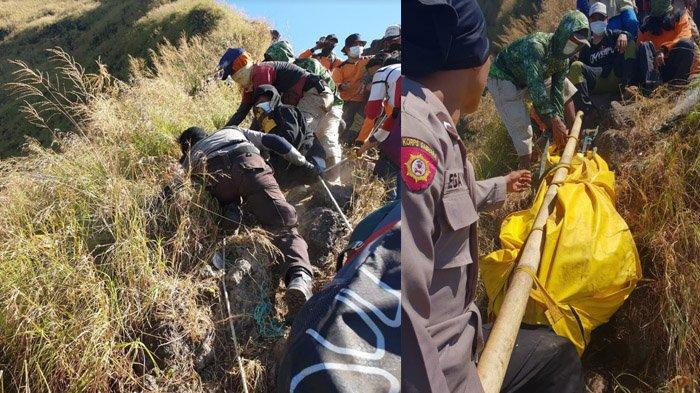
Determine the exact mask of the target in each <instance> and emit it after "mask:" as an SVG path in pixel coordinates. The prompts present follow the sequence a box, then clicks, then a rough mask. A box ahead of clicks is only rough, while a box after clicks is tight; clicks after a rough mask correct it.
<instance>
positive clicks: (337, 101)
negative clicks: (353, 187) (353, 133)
mask: <svg viewBox="0 0 700 393" xmlns="http://www.w3.org/2000/svg"><path fill="white" fill-rule="evenodd" d="M294 64H296V65H298V66H299V67H301V68H303V69H305V70H306V71H308V72H309V73H310V74H313V75H318V76H320V77H321V79H323V81H324V82H326V84H328V87H329V88H330V89H331V92H332V93H333V103H332V104H331V108H330V109H329V110H328V112H326V114H325V116H323V117H322V118H321V120H319V123H318V126H317V128H316V129H320V130H324V132H323V134H324V135H325V139H326V140H327V142H326V143H325V145H326V146H331V147H332V148H333V149H334V150H333V152H332V153H333V154H334V156H337V157H340V155H341V154H342V151H341V150H342V149H341V147H340V143H336V141H339V138H340V129H341V128H342V125H341V124H342V122H343V104H344V102H343V99H342V98H340V93H338V87H337V86H336V85H335V82H334V81H333V77H332V75H331V73H330V71H328V70H327V69H326V68H325V67H323V65H322V64H321V62H319V61H318V60H317V59H314V58H313V57H307V58H304V59H296V60H294ZM338 161H339V160H336V161H335V162H338ZM324 176H325V178H326V179H327V180H328V181H329V182H330V183H332V184H336V185H339V184H340V171H339V170H331V171H329V172H326V173H325V175H324Z"/></svg>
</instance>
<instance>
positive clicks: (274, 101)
mask: <svg viewBox="0 0 700 393" xmlns="http://www.w3.org/2000/svg"><path fill="white" fill-rule="evenodd" d="M262 95H266V96H268V97H270V107H271V108H272V110H275V109H276V108H277V107H278V106H279V105H280V102H281V101H282V97H280V93H279V92H278V91H277V89H276V88H275V86H272V85H260V86H258V87H257V88H256V89H255V91H254V92H253V102H254V103H257V102H258V98H260V96H262Z"/></svg>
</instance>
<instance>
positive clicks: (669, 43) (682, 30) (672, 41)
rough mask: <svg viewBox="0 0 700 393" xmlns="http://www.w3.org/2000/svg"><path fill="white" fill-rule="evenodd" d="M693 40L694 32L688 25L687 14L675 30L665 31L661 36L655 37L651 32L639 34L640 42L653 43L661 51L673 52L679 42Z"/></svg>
mask: <svg viewBox="0 0 700 393" xmlns="http://www.w3.org/2000/svg"><path fill="white" fill-rule="evenodd" d="M692 38H693V32H692V30H691V29H690V24H689V23H688V13H687V12H686V13H685V14H683V16H681V18H680V19H679V20H678V23H676V26H675V27H674V29H673V30H668V31H666V30H663V31H662V32H661V35H653V34H651V32H649V31H645V32H640V33H639V42H646V41H651V43H653V44H654V48H656V50H661V48H666V49H668V50H671V49H673V47H674V45H676V43H677V42H678V41H680V40H685V39H692Z"/></svg>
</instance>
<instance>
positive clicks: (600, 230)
mask: <svg viewBox="0 0 700 393" xmlns="http://www.w3.org/2000/svg"><path fill="white" fill-rule="evenodd" d="M557 161H558V157H555V156H553V157H550V164H553V163H556V162H557ZM552 172H553V171H550V175H549V176H547V177H546V179H545V181H543V182H542V184H541V185H540V188H539V190H538V192H537V197H536V198H535V202H534V203H533V205H532V207H531V208H530V209H529V210H523V211H519V212H516V213H513V214H511V215H509V216H508V217H507V218H506V219H505V221H504V222H503V224H502V226H501V234H500V240H501V247H502V249H500V250H498V251H494V252H492V253H491V254H489V255H487V256H486V257H484V258H482V259H481V276H482V279H483V281H484V283H485V286H486V293H487V295H488V299H489V315H490V316H495V315H497V314H498V310H499V309H500V307H501V303H502V302H503V297H504V295H505V291H506V289H507V283H508V279H509V277H510V275H511V273H512V271H513V268H514V266H515V264H516V261H517V260H518V256H519V253H520V249H521V248H522V247H523V245H524V244H525V241H526V240H527V237H528V235H529V233H530V229H531V228H532V224H533V221H534V219H535V215H536V214H537V212H538V210H539V208H540V205H541V204H542V200H543V198H544V195H545V192H546V191H547V187H548V186H549V182H550V181H551V173H552ZM614 183H615V175H614V173H613V172H612V171H610V169H609V168H608V165H607V163H606V162H605V161H604V160H603V159H602V158H601V157H600V156H599V155H592V154H589V155H588V156H586V157H584V156H583V155H581V154H578V155H577V156H575V157H574V159H573V162H572V166H571V168H570V170H569V175H568V176H567V178H566V181H565V182H564V184H562V185H561V186H560V187H559V189H558V191H557V198H556V200H555V204H556V205H555V207H554V209H553V212H552V214H551V215H550V216H549V218H548V219H547V225H546V226H545V231H544V233H545V235H544V236H545V237H544V241H543V250H542V260H541V262H540V267H539V271H538V272H537V274H536V277H535V283H536V284H535V286H536V287H535V288H533V291H532V292H531V293H530V300H529V302H528V305H527V309H526V311H525V317H524V318H523V322H524V323H528V324H548V325H551V326H552V328H553V329H554V331H555V332H556V333H557V334H558V335H560V336H564V337H567V338H568V339H569V340H570V341H571V342H572V343H573V344H574V345H575V346H576V348H577V349H578V352H579V354H582V353H583V350H584V349H585V347H586V345H587V343H588V341H589V339H590V333H591V331H592V330H593V329H595V328H596V327H598V326H600V325H601V324H603V323H605V322H607V321H608V319H609V318H610V317H611V316H612V315H613V313H615V311H617V309H618V308H619V307H620V306H621V305H622V303H623V302H624V301H625V299H627V296H629V294H630V292H632V290H633V289H634V287H635V285H636V284H637V281H639V279H640V278H641V275H642V270H641V266H640V263H639V255H638V254H637V248H636V246H635V244H634V239H633V238H632V234H631V233H630V230H629V228H628V227H627V224H626V223H625V221H624V220H623V219H622V217H621V216H620V215H619V214H618V213H617V211H616V210H615V189H614Z"/></svg>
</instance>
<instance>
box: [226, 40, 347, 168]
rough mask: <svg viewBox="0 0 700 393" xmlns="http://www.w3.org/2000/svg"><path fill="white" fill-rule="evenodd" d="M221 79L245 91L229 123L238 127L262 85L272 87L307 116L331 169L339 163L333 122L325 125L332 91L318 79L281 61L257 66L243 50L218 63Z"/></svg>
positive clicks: (338, 148)
mask: <svg viewBox="0 0 700 393" xmlns="http://www.w3.org/2000/svg"><path fill="white" fill-rule="evenodd" d="M219 70H220V71H221V78H222V79H223V80H225V79H226V78H228V77H229V76H231V78H232V79H233V80H234V81H235V82H236V83H237V84H238V85H239V86H241V88H242V89H243V92H244V93H243V99H242V100H241V103H240V105H239V106H238V109H237V110H236V113H234V115H233V116H231V119H230V120H229V121H228V123H226V125H227V126H230V125H239V124H241V122H243V120H244V119H245V117H246V116H247V115H248V113H249V112H250V110H251V109H252V108H253V105H254V102H253V91H254V90H255V89H256V88H257V87H258V86H260V85H272V86H274V87H275V88H276V89H277V91H278V92H279V94H280V96H281V97H282V103H284V104H287V105H294V106H296V107H298V108H299V110H301V111H302V113H304V118H305V119H306V126H307V127H308V128H309V129H310V130H311V132H313V133H314V134H315V135H316V136H317V137H318V139H319V140H320V141H321V144H322V145H323V147H324V149H325V150H326V152H327V153H328V165H329V166H330V165H334V164H336V163H337V162H340V160H341V156H342V150H341V148H340V145H339V143H338V134H337V129H335V128H334V124H333V122H329V121H322V120H324V118H326V117H328V116H331V115H329V112H330V110H331V108H332V105H333V102H334V100H335V97H334V94H333V92H332V91H331V89H330V87H328V85H327V84H326V83H325V82H324V81H323V79H322V78H321V77H320V76H318V75H313V74H310V73H309V72H307V71H305V70H304V69H302V68H301V67H299V66H297V65H294V64H291V63H287V62H280V61H269V62H262V63H257V62H255V61H253V59H252V57H251V56H250V54H248V53H247V52H245V51H244V50H243V49H241V48H229V49H228V50H226V53H224V55H223V56H222V57H221V60H220V61H219Z"/></svg>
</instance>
